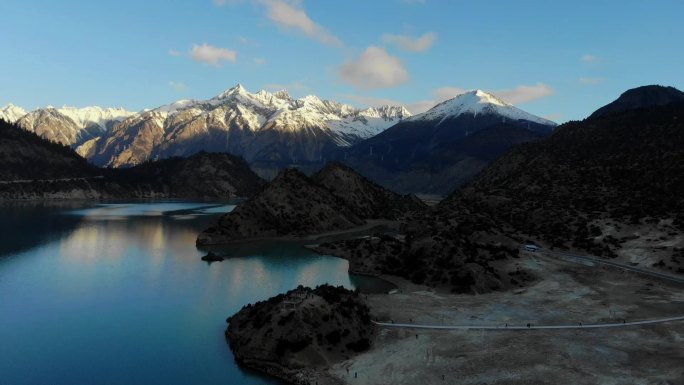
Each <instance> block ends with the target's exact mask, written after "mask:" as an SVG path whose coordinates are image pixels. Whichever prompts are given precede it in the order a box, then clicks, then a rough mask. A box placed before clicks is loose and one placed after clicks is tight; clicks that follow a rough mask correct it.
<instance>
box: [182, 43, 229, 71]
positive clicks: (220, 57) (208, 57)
mask: <svg viewBox="0 0 684 385" xmlns="http://www.w3.org/2000/svg"><path fill="white" fill-rule="evenodd" d="M190 56H192V59H193V60H195V61H198V62H203V63H207V64H210V65H212V66H214V67H220V66H221V62H222V61H224V60H228V61H231V62H235V61H236V60H237V52H235V51H233V50H230V49H227V48H221V47H214V46H212V45H209V44H207V43H204V44H202V45H197V44H193V45H192V50H190Z"/></svg>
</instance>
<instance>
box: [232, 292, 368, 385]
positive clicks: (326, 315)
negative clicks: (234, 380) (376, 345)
mask: <svg viewBox="0 0 684 385" xmlns="http://www.w3.org/2000/svg"><path fill="white" fill-rule="evenodd" d="M227 322H228V328H227V329H226V332H225V335H226V340H227V341H228V343H229V344H230V348H231V349H232V350H233V354H234V355H235V360H236V361H237V362H238V363H240V364H242V365H245V366H247V367H250V368H253V369H256V370H259V371H262V372H265V373H268V374H270V375H273V376H276V377H278V378H281V379H283V380H286V381H288V382H291V383H296V384H316V383H318V384H325V383H331V384H334V383H338V382H339V380H337V379H335V378H333V377H331V376H330V375H329V374H328V373H327V371H326V370H325V369H326V368H329V367H330V366H331V365H332V364H335V363H337V362H340V361H343V360H346V359H349V358H350V357H351V356H353V355H355V354H357V353H360V352H363V351H366V350H368V349H369V348H370V345H371V342H372V340H373V337H374V334H375V328H374V325H373V323H372V322H371V315H370V309H369V307H368V306H367V305H366V303H365V302H364V300H363V299H362V296H361V295H360V294H359V292H358V291H351V290H347V289H345V288H343V287H341V286H339V287H334V286H330V285H322V286H318V287H316V288H315V289H311V288H308V287H303V286H301V285H300V286H299V287H297V288H296V289H294V290H290V291H288V292H287V293H285V294H279V295H277V296H275V297H272V298H269V299H268V300H265V301H262V302H257V303H255V304H253V305H252V304H249V305H247V306H245V307H243V308H242V309H241V310H240V311H239V312H237V313H236V314H235V315H233V316H231V317H229V318H228V319H227Z"/></svg>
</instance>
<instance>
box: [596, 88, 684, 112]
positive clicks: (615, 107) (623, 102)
mask: <svg viewBox="0 0 684 385" xmlns="http://www.w3.org/2000/svg"><path fill="white" fill-rule="evenodd" d="M682 101H684V92H682V91H680V90H678V89H676V88H674V87H665V86H660V85H649V86H642V87H637V88H632V89H630V90H627V91H625V92H623V93H622V95H620V97H619V98H617V99H616V100H615V101H613V102H612V103H609V104H607V105H605V106H603V107H601V108H599V109H598V110H596V111H595V112H594V113H593V114H591V115H590V116H589V117H590V118H597V117H601V116H605V115H610V114H613V113H616V112H624V111H627V110H633V109H637V108H644V107H653V106H662V105H665V104H670V103H676V102H682Z"/></svg>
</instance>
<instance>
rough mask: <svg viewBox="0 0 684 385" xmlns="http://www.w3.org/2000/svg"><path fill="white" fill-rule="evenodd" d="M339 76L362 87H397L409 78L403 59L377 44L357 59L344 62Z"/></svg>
mask: <svg viewBox="0 0 684 385" xmlns="http://www.w3.org/2000/svg"><path fill="white" fill-rule="evenodd" d="M339 76H340V78H341V79H342V80H343V81H344V82H346V83H348V84H352V85H354V86H355V87H357V88H362V89H372V88H389V87H396V86H398V85H401V84H404V83H406V82H407V81H408V80H409V73H408V71H407V70H406V68H405V67H404V64H403V63H402V62H401V60H399V58H397V57H395V56H392V55H390V54H388V53H387V51H385V50H384V49H382V48H378V47H375V46H370V47H368V48H366V50H365V51H364V52H363V53H362V54H361V56H360V57H359V58H358V59H357V60H356V61H348V62H346V63H344V64H342V66H341V67H340V69H339Z"/></svg>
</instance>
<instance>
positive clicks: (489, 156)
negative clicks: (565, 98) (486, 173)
mask: <svg viewBox="0 0 684 385" xmlns="http://www.w3.org/2000/svg"><path fill="white" fill-rule="evenodd" d="M555 126H556V123H554V122H552V121H550V120H546V119H543V118H540V117H538V116H535V115H532V114H530V113H527V112H525V111H523V110H521V109H519V108H516V107H514V106H512V105H510V104H508V103H506V102H504V101H502V100H500V99H498V98H497V97H495V96H494V95H491V94H488V93H486V92H484V91H480V90H475V91H469V92H466V93H463V94H461V95H458V96H456V97H455V98H453V99H449V100H447V101H445V102H442V103H439V104H437V105H436V106H434V107H433V108H431V109H430V110H428V111H426V112H424V113H421V114H417V115H414V116H412V117H409V118H407V119H404V120H403V121H402V122H400V123H397V124H396V125H394V126H392V127H390V128H388V129H387V130H385V131H383V132H382V133H380V134H378V135H376V136H374V137H372V138H370V139H368V140H365V141H363V142H361V143H359V144H356V145H354V146H352V147H350V148H347V149H344V151H343V152H342V153H341V154H339V153H338V156H337V158H338V159H339V160H340V161H342V162H345V163H347V164H348V165H350V166H352V167H353V168H355V169H356V170H358V171H359V172H361V173H362V174H364V175H365V176H367V177H369V178H371V179H373V180H374V181H376V182H378V183H381V184H383V185H385V186H386V187H389V188H391V189H394V190H395V191H399V192H418V193H434V194H446V193H450V192H452V191H453V190H454V189H455V188H457V187H458V186H459V185H461V184H463V183H465V182H466V181H468V180H469V179H470V178H471V177H473V176H474V175H475V174H476V173H478V172H479V171H480V170H482V168H484V167H485V166H486V165H487V164H488V163H489V162H491V161H492V160H493V159H495V158H497V157H498V156H500V155H502V154H503V153H504V152H506V151H507V150H508V149H510V148H511V147H513V146H515V145H518V144H521V143H525V142H530V141H534V140H538V139H540V138H543V137H545V136H547V135H549V134H551V132H552V131H553V128H554V127H555Z"/></svg>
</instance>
